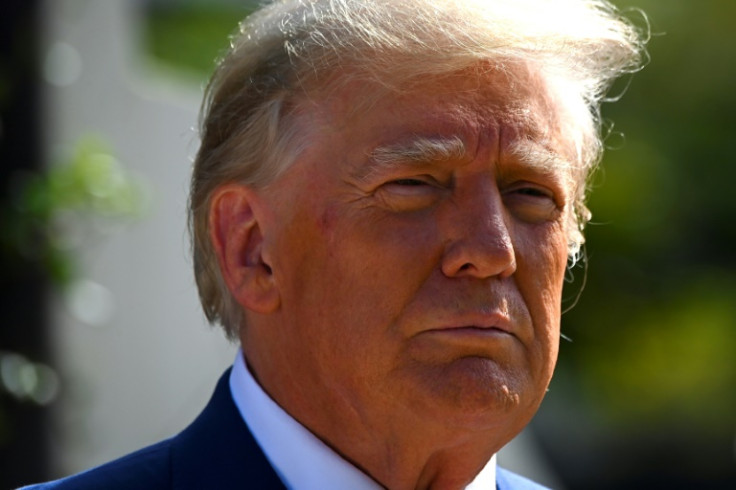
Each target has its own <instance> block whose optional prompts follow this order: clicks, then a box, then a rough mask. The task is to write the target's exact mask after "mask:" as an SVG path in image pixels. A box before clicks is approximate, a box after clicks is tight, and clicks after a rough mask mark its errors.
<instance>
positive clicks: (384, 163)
mask: <svg viewBox="0 0 736 490" xmlns="http://www.w3.org/2000/svg"><path fill="white" fill-rule="evenodd" d="M465 155H466V149H465V143H463V140H462V139H460V137H459V136H450V137H440V138H430V137H423V136H419V137H415V138H413V139H412V140H410V141H403V142H400V143H396V144H391V145H386V146H379V147H377V148H374V149H373V151H371V152H370V153H369V159H368V161H367V162H366V163H365V165H363V166H361V168H360V169H359V170H358V171H357V172H356V177H357V178H359V179H361V180H362V179H366V178H368V177H370V176H371V175H373V174H374V173H377V172H380V171H381V170H384V169H392V168H396V167H398V166H400V165H409V166H411V165H417V166H419V165H431V164H433V163H438V162H443V161H448V160H453V159H459V158H462V157H463V156H465Z"/></svg>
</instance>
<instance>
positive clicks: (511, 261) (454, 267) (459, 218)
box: [441, 179, 516, 278]
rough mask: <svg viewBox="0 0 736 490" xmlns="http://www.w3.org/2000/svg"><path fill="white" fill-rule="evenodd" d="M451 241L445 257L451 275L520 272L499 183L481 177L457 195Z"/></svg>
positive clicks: (449, 229)
mask: <svg viewBox="0 0 736 490" xmlns="http://www.w3.org/2000/svg"><path fill="white" fill-rule="evenodd" d="M445 223H446V226H447V228H446V229H447V233H448V235H447V236H448V238H449V239H448V241H447V245H446V247H445V250H444V254H443V257H442V264H441V268H442V272H443V273H444V274H445V275H446V276H447V277H476V278H488V277H494V276H495V277H499V278H506V277H509V276H511V275H512V274H513V273H514V272H516V253H515V250H514V245H513V242H512V239H511V234H510V232H509V226H508V217H507V214H506V212H505V209H504V204H503V199H502V196H501V193H500V192H499V190H498V186H497V185H496V183H495V181H492V179H487V180H483V179H479V180H477V181H476V182H475V183H474V184H473V185H472V186H471V189H469V190H468V191H467V192H466V195H465V196H464V197H463V196H456V200H455V202H454V206H453V209H452V212H450V213H448V216H447V221H445Z"/></svg>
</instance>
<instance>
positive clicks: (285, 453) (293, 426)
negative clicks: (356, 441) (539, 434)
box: [230, 349, 496, 490]
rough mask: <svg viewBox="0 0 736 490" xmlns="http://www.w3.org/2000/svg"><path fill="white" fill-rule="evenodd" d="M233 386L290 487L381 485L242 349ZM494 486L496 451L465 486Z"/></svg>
mask: <svg viewBox="0 0 736 490" xmlns="http://www.w3.org/2000/svg"><path fill="white" fill-rule="evenodd" d="M230 392H231V393H232V397H233V401H234V402H235V406H236V407H238V411H239V412H240V415H241V417H242V418H243V420H244V421H245V423H246V425H247V426H248V429H249V430H250V432H251V433H252V434H253V437H254V438H255V439H256V441H257V442H258V445H259V446H260V447H261V450H262V451H263V453H264V454H265V455H266V458H267V459H268V461H269V462H270V463H271V466H273V468H274V469H275V470H276V473H277V474H278V475H279V477H280V478H281V481H283V482H284V484H285V485H286V487H287V488H290V489H294V490H312V489H315V490H316V489H325V488H350V489H355V490H377V489H380V488H382V487H381V486H380V485H379V484H378V483H376V482H375V481H374V480H373V479H371V478H370V477H369V476H368V475H366V474H365V473H363V472H362V471H360V470H359V469H358V468H356V467H355V466H353V465H352V464H350V463H349V462H348V461H346V460H345V459H343V458H342V457H341V456H340V455H339V454H337V453H336V452H335V451H333V450H332V449H331V448H330V447H328V446H327V445H326V444H325V443H324V442H322V441H321V440H320V439H319V438H317V437H316V436H315V435H314V434H312V433H311V432H310V431H309V430H308V429H307V428H306V427H304V426H303V425H301V424H300V423H299V422H297V421H296V420H295V419H294V418H293V417H291V416H290V415H289V414H288V413H286V412H285V411H284V410H283V409H282V408H281V407H280V406H279V405H277V404H276V402H274V401H273V400H272V399H271V397H269V396H268V394H266V392H265V391H263V389H262V388H261V386H260V385H259V384H258V382H257V381H256V380H255V378H254V377H253V375H252V374H251V373H250V371H249V370H248V369H247V367H246V363H245V360H244V358H243V353H242V351H241V350H240V349H238V353H237V355H236V357H235V362H234V363H233V369H232V371H231V373H230ZM495 488H496V456H495V455H494V456H493V458H491V460H490V461H489V462H488V464H486V466H485V467H484V468H483V470H482V471H481V472H480V473H479V474H478V475H477V476H476V478H475V479H474V480H473V481H472V482H471V483H470V485H468V486H467V487H466V490H491V489H495Z"/></svg>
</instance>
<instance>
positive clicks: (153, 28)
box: [145, 1, 253, 80]
mask: <svg viewBox="0 0 736 490" xmlns="http://www.w3.org/2000/svg"><path fill="white" fill-rule="evenodd" d="M251 4H252V2H247V1H243V2H239V3H237V4H235V3H220V2H210V3H205V2H184V3H178V4H174V3H162V4H157V3H155V2H154V3H152V4H151V7H150V8H149V10H148V26H149V28H148V29H147V30H146V33H145V37H146V43H147V46H148V51H149V53H150V54H151V55H152V56H153V57H154V58H155V59H156V60H158V61H159V62H162V63H164V64H166V65H169V66H171V67H173V68H176V69H179V70H181V71H183V72H187V73H189V74H193V75H195V76H197V77H199V78H201V79H203V80H206V79H207V78H208V77H209V75H210V74H211V72H212V70H213V69H214V67H215V60H216V59H217V58H218V56H220V55H221V54H222V53H223V52H224V51H225V49H227V47H228V44H227V40H228V37H229V36H230V34H232V33H233V32H235V30H236V29H237V22H238V20H240V19H243V18H244V17H245V16H246V15H247V14H249V13H250V12H251V11H252V10H253V6H252V5H251Z"/></svg>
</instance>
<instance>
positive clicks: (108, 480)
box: [21, 439, 171, 490]
mask: <svg viewBox="0 0 736 490" xmlns="http://www.w3.org/2000/svg"><path fill="white" fill-rule="evenodd" d="M170 441H171V440H170V439H167V440H165V441H161V442H159V443H157V444H154V445H152V446H148V447H145V448H143V449H139V450H138V451H136V452H134V453H131V454H128V455H127V456H123V457H122V458H119V459H116V460H114V461H110V462H109V463H105V464H103V465H101V466H97V467H95V468H92V469H89V470H87V471H84V472H82V473H78V474H76V475H72V476H69V477H66V478H62V479H60V480H55V481H51V482H48V483H40V484H38V485H30V486H27V487H23V488H22V489H21V490H65V489H75V490H76V489H79V490H85V489H90V490H91V489H98V488H105V489H107V490H127V489H130V488H136V489H140V490H154V489H162V488H168V487H170V486H171V484H170V483H171V471H170V466H171V442H170Z"/></svg>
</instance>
